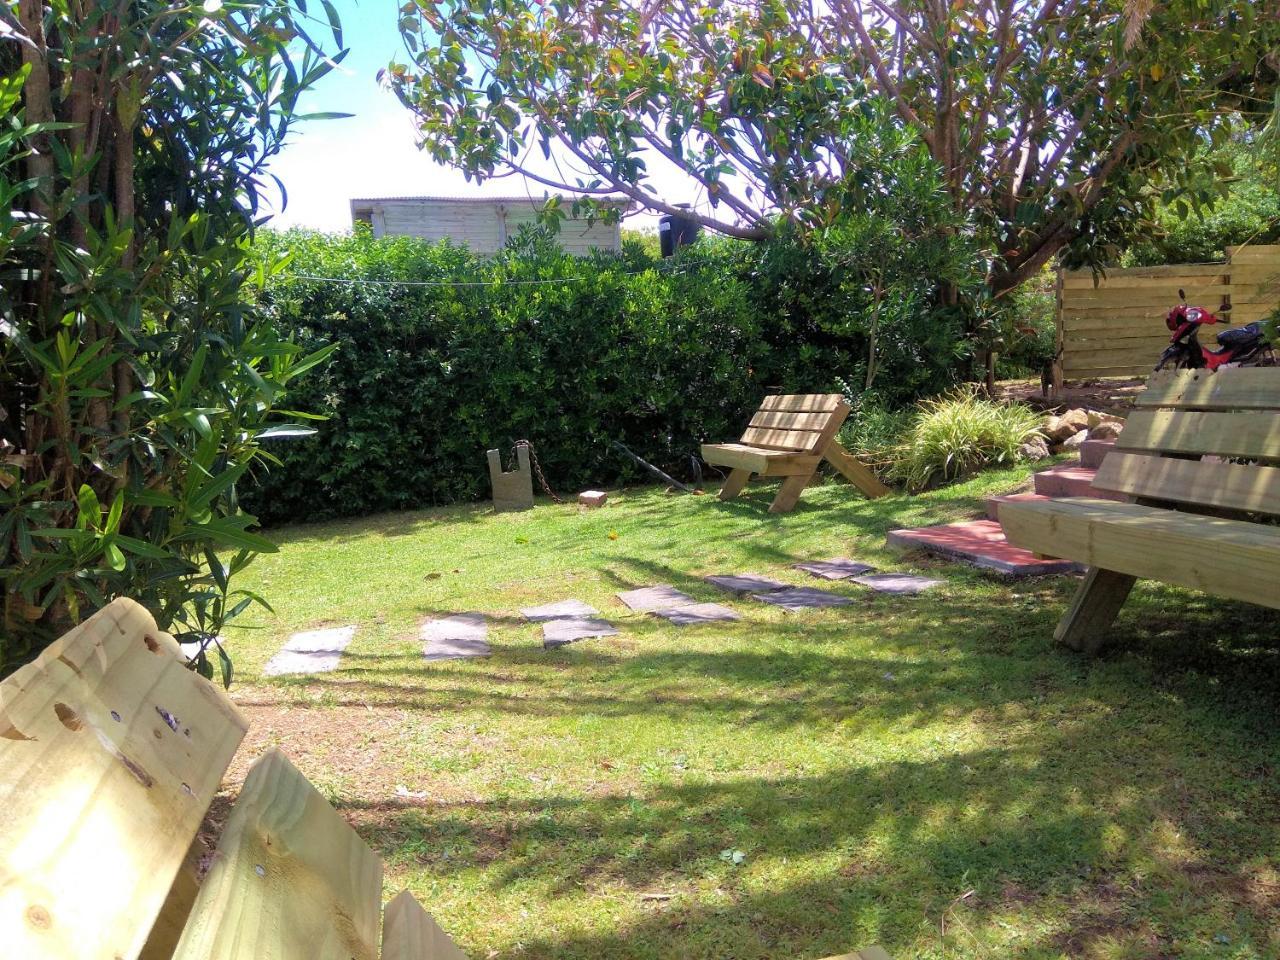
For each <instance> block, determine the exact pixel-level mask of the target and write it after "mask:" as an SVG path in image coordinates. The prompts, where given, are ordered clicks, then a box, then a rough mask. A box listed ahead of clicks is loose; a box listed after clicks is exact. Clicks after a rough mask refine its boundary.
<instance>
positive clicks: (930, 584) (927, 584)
mask: <svg viewBox="0 0 1280 960" xmlns="http://www.w3.org/2000/svg"><path fill="white" fill-rule="evenodd" d="M853 582H854V583H860V584H862V585H863V586H864V587H870V588H871V589H872V590H877V591H879V592H880V593H921V592H923V591H925V590H932V589H933V588H934V587H940V586H942V585H943V584H944V583H946V581H945V580H932V579H930V578H929V577H917V576H916V575H915V574H912V573H872V574H869V575H867V576H865V577H854V578H853Z"/></svg>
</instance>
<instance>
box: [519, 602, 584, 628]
mask: <svg viewBox="0 0 1280 960" xmlns="http://www.w3.org/2000/svg"><path fill="white" fill-rule="evenodd" d="M599 612H600V611H599V610H597V609H596V608H595V607H593V606H591V605H590V604H589V603H583V602H582V601H581V600H561V601H559V602H557V603H544V604H543V605H542V606H540V607H525V608H524V609H523V610H521V611H520V613H521V614H522V615H523V616H524V617H525V618H526V619H528V620H532V621H533V622H534V623H544V622H546V621H548V620H563V619H565V618H566V617H594V616H595V615H596V614H598V613H599Z"/></svg>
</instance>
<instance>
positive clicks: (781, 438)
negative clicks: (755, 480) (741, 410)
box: [739, 415, 830, 453]
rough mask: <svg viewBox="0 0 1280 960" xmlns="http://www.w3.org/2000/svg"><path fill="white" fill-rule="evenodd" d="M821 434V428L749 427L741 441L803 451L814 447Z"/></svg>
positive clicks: (750, 444) (751, 444)
mask: <svg viewBox="0 0 1280 960" xmlns="http://www.w3.org/2000/svg"><path fill="white" fill-rule="evenodd" d="M829 416H830V415H828V418H829ZM821 436H822V431H821V430H768V429H765V428H762V427H747V429H746V430H745V431H744V432H743V434H742V439H741V440H740V441H739V442H740V443H744V444H746V445H747V446H751V447H768V448H770V449H773V450H789V451H794V452H797V453H801V452H804V451H807V450H812V449H814V447H815V445H816V444H817V443H818V440H819V438H820V437H821Z"/></svg>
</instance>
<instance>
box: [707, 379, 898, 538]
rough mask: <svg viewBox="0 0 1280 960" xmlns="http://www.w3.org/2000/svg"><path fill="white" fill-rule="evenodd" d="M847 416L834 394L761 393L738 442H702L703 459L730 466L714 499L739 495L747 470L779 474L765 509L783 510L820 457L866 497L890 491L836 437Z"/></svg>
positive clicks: (791, 503)
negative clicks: (779, 484) (778, 486)
mask: <svg viewBox="0 0 1280 960" xmlns="http://www.w3.org/2000/svg"><path fill="white" fill-rule="evenodd" d="M848 416H849V405H848V404H847V403H845V402H844V398H843V397H842V396H840V394H838V393H802V394H782V395H775V396H768V397H765V398H764V402H763V403H762V404H760V409H758V410H757V411H756V412H755V415H754V416H752V418H751V423H750V424H749V425H748V426H747V429H746V432H745V433H743V435H742V439H741V440H739V441H738V442H737V443H704V444H703V445H702V459H703V460H705V461H707V463H710V464H713V465H715V466H718V467H729V468H730V473H729V478H728V479H727V480H726V481H725V482H724V485H723V486H722V487H721V488H720V499H721V500H732V499H733V498H734V497H736V496H737V495H738V494H740V493H741V492H742V489H743V487H745V486H746V485H747V481H748V480H750V479H751V475H752V474H753V473H755V474H759V475H760V476H762V477H783V478H784V479H783V481H782V487H781V489H779V490H778V495H777V496H776V497H774V498H773V503H772V504H770V506H769V512H770V513H787V512H788V511H790V510H791V509H792V508H793V507H795V505H796V501H797V500H799V499H800V494H801V492H802V491H803V490H804V488H805V487H806V486H807V485H808V484H809V481H810V480H811V479H812V478H813V475H814V473H815V472H816V471H817V469H818V465H819V464H820V463H822V461H823V460H826V461H827V462H828V463H830V464H831V465H832V466H833V467H835V468H836V469H837V470H839V471H840V472H841V473H842V474H844V476H845V477H846V478H848V480H849V482H850V483H852V484H853V485H854V486H855V487H857V488H858V489H859V490H861V491H862V492H863V493H864V494H865V495H866V496H868V497H883V496H884V495H885V494H887V493H890V492H891V491H890V490H889V488H888V487H886V486H885V485H884V484H883V483H881V482H880V481H879V480H878V479H877V478H876V475H875V474H874V473H872V472H871V471H870V470H869V469H868V468H867V467H866V466H865V465H864V464H862V463H860V462H859V461H858V460H857V459H856V458H855V457H854V456H853V455H852V454H850V453H849V451H848V450H846V449H845V448H844V447H842V446H840V444H839V443H838V442H837V441H836V434H837V433H839V432H840V427H841V426H842V425H843V424H844V421H845V418H846V417H848Z"/></svg>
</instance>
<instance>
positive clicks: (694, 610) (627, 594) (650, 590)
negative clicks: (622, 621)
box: [618, 583, 742, 627]
mask: <svg viewBox="0 0 1280 960" xmlns="http://www.w3.org/2000/svg"><path fill="white" fill-rule="evenodd" d="M618 599H619V600H621V601H622V602H623V603H625V604H626V605H627V606H628V607H630V608H631V609H632V610H635V611H637V612H640V613H651V614H653V615H654V616H655V617H661V618H662V619H663V620H666V621H668V622H669V623H672V624H674V625H675V626H677V627H693V626H697V625H698V624H703V623H719V622H725V621H731V620H741V619H742V617H741V615H739V614H738V613H737V611H735V610H733V609H731V608H729V607H726V606H723V605H721V604H719V603H699V602H698V601H697V600H695V599H694V598H693V597H691V596H689V595H688V594H687V593H684V592H683V591H680V590H677V589H676V588H675V587H673V586H671V585H670V584H669V583H659V584H657V585H655V586H652V587H641V588H640V589H638V590H625V591H623V592H622V593H619V594H618Z"/></svg>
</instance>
